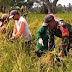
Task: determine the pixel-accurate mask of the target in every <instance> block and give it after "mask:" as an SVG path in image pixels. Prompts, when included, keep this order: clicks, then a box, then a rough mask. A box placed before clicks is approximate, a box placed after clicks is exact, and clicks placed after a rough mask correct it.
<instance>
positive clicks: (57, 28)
mask: <svg viewBox="0 0 72 72" xmlns="http://www.w3.org/2000/svg"><path fill="white" fill-rule="evenodd" d="M44 25H48V31H49V32H48V34H49V40H48V49H49V50H52V49H53V47H55V42H54V36H57V37H59V38H62V44H61V46H60V53H59V54H58V56H59V57H62V56H63V55H67V52H69V49H70V48H71V47H72V26H71V25H70V24H68V23H65V22H64V21H60V20H59V19H57V20H55V17H54V16H53V15H52V14H50V15H47V16H45V18H44Z"/></svg>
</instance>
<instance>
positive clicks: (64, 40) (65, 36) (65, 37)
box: [59, 27, 69, 57]
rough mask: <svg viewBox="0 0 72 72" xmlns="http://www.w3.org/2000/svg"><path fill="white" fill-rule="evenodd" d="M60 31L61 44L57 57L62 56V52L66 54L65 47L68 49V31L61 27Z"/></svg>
mask: <svg viewBox="0 0 72 72" xmlns="http://www.w3.org/2000/svg"><path fill="white" fill-rule="evenodd" d="M61 31H62V44H61V46H60V49H61V51H60V53H59V57H62V56H63V54H64V52H66V54H67V49H68V44H69V38H68V37H69V31H68V30H67V29H66V28H63V27H62V29H61Z"/></svg>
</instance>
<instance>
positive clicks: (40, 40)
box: [39, 38, 44, 46]
mask: <svg viewBox="0 0 72 72" xmlns="http://www.w3.org/2000/svg"><path fill="white" fill-rule="evenodd" d="M39 43H40V44H41V45H42V46H44V44H43V40H42V38H39Z"/></svg>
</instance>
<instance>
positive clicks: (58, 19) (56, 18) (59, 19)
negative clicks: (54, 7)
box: [50, 13, 63, 22]
mask: <svg viewBox="0 0 72 72" xmlns="http://www.w3.org/2000/svg"><path fill="white" fill-rule="evenodd" d="M50 15H52V16H53V17H54V19H55V21H58V22H59V21H63V19H61V18H58V17H56V16H55V15H54V14H53V13H52V14H50Z"/></svg>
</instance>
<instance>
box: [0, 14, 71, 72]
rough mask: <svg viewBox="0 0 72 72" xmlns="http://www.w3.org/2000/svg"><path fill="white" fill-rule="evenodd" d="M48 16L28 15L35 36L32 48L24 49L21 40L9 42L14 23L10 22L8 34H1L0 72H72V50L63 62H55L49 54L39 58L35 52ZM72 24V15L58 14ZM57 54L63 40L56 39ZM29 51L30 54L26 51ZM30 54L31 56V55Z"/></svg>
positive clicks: (7, 27)
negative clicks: (41, 27) (42, 26)
mask: <svg viewBox="0 0 72 72" xmlns="http://www.w3.org/2000/svg"><path fill="white" fill-rule="evenodd" d="M45 15H46V14H28V16H27V18H26V20H27V22H28V24H29V29H30V31H31V33H32V35H33V38H32V42H31V45H30V48H28V47H24V48H22V46H21V42H20V40H19V39H17V40H15V41H14V42H11V41H9V38H10V37H11V36H12V32H13V26H14V21H13V20H10V22H9V24H8V25H7V26H6V30H7V31H6V34H4V35H3V34H1V33H0V72H72V69H71V68H72V50H70V52H69V53H68V56H67V57H64V58H62V61H61V62H54V61H53V59H54V58H55V56H54V54H52V53H50V52H47V53H46V54H45V55H43V56H42V57H41V58H38V57H37V56H36V55H35V53H34V51H35V48H36V42H37V38H36V32H37V30H38V28H39V27H40V26H41V24H42V23H43V21H44V16H45ZM56 16H57V17H60V18H62V19H64V20H65V21H66V22H68V23H70V24H72V14H56ZM55 44H56V49H55V50H56V52H57V53H58V49H59V45H60V44H61V39H59V38H57V37H56V38H55ZM27 49H29V52H27V51H26V50H27ZM29 53H30V55H29Z"/></svg>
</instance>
